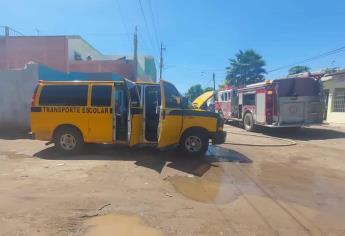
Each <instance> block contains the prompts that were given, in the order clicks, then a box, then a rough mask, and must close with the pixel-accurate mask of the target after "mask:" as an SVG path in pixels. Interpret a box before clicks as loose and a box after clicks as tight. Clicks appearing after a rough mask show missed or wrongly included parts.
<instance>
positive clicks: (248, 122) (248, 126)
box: [243, 112, 255, 131]
mask: <svg viewBox="0 0 345 236" xmlns="http://www.w3.org/2000/svg"><path fill="white" fill-rule="evenodd" d="M243 128H244V129H245V130H247V131H254V130H255V125H254V119H253V115H252V114H251V113H249V112H248V113H246V114H245V115H244V118H243Z"/></svg>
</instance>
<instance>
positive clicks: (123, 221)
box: [0, 127, 345, 236]
mask: <svg viewBox="0 0 345 236" xmlns="http://www.w3.org/2000/svg"><path fill="white" fill-rule="evenodd" d="M227 130H228V131H229V136H228V140H227V142H228V143H229V144H224V145H220V146H210V148H209V151H208V153H207V155H206V156H205V157H203V158H189V157H186V156H181V155H180V154H178V153H175V152H162V151H158V150H156V149H153V148H140V149H128V148H126V147H121V146H120V147H119V146H114V145H92V146H90V147H89V148H88V149H87V151H86V152H85V153H84V154H83V155H79V156H69V157H66V156H62V155H60V154H57V153H56V152H55V151H54V149H53V148H52V147H46V146H45V145H44V143H43V142H39V141H32V140H28V139H20V138H13V139H9V138H6V137H3V138H2V139H0V192H1V195H0V215H1V217H0V235H86V236H90V235H105V236H106V235H114V232H116V233H115V235H345V187H344V186H345V185H344V182H345V156H344V153H345V145H344V144H345V132H344V131H343V130H339V129H330V128H323V127H320V128H319V127H318V128H309V129H302V130H301V131H298V133H295V132H288V131H285V130H274V131H272V130H268V131H267V130H263V131H261V133H254V134H253V133H249V134H250V135H248V133H247V132H245V131H243V130H241V129H238V128H236V127H227ZM260 136H263V137H260ZM294 142H296V143H294ZM230 143H232V144H230ZM248 144H249V145H248Z"/></svg>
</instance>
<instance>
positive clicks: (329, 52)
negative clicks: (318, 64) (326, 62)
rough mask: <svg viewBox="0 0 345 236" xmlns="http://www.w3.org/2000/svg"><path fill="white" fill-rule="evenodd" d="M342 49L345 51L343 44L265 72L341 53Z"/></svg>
mask: <svg viewBox="0 0 345 236" xmlns="http://www.w3.org/2000/svg"><path fill="white" fill-rule="evenodd" d="M343 51H345V46H344V47H340V48H337V49H334V50H331V51H328V52H324V53H321V54H319V55H316V56H313V57H310V58H307V59H305V60H302V61H299V62H295V63H292V64H289V65H285V66H280V67H277V68H275V69H273V70H269V71H267V73H271V72H274V71H279V70H283V69H286V68H290V67H292V66H295V65H298V64H302V63H306V62H310V61H314V60H317V59H320V58H323V57H327V56H330V55H333V54H337V53H341V52H343Z"/></svg>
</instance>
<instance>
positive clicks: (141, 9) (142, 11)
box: [139, 0, 155, 51]
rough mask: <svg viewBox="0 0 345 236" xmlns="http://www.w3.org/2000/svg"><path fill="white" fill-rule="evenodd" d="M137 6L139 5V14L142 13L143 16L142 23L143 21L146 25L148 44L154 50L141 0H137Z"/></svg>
mask: <svg viewBox="0 0 345 236" xmlns="http://www.w3.org/2000/svg"><path fill="white" fill-rule="evenodd" d="M139 6H140V11H141V14H142V16H143V18H144V23H145V27H146V31H147V35H148V39H149V41H150V46H151V47H152V50H153V51H154V50H155V47H154V46H153V44H152V38H151V33H150V30H149V25H148V23H147V19H146V15H145V12H144V8H143V4H142V2H141V0H139Z"/></svg>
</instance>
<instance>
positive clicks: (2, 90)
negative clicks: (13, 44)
mask: <svg viewBox="0 0 345 236" xmlns="http://www.w3.org/2000/svg"><path fill="white" fill-rule="evenodd" d="M0 79H1V86H0V130H9V129H11V130H12V131H13V130H18V131H29V130H30V107H31V98H32V94H33V91H34V89H35V87H36V85H37V81H38V65H37V64H33V65H28V66H27V67H26V68H24V69H21V70H0Z"/></svg>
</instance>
